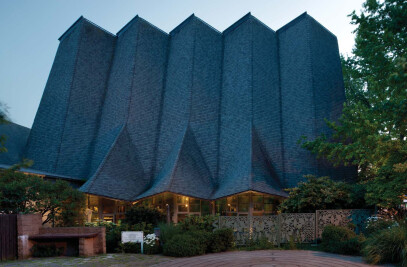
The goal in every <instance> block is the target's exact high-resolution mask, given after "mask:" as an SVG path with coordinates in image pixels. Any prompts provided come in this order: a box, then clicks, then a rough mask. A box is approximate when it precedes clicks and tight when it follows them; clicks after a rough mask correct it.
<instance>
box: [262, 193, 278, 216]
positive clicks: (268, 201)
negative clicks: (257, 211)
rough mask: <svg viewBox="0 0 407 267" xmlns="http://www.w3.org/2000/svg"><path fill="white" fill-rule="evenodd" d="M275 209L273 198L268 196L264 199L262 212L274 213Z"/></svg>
mask: <svg viewBox="0 0 407 267" xmlns="http://www.w3.org/2000/svg"><path fill="white" fill-rule="evenodd" d="M276 207H277V205H276V200H275V199H274V198H273V197H270V196H265V197H264V212H266V213H275V212H276Z"/></svg>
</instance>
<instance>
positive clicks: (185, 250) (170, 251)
mask: <svg viewBox="0 0 407 267" xmlns="http://www.w3.org/2000/svg"><path fill="white" fill-rule="evenodd" d="M205 251H206V247H205V246H204V245H203V244H202V242H201V241H200V240H197V239H196V238H194V237H193V236H192V235H189V234H180V235H176V236H174V237H173V238H171V239H170V240H169V241H168V242H166V243H164V246H163V254H164V255H166V256H173V257H191V256H196V255H202V254H204V253H205Z"/></svg>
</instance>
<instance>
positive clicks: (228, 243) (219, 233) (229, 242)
mask: <svg viewBox="0 0 407 267" xmlns="http://www.w3.org/2000/svg"><path fill="white" fill-rule="evenodd" d="M233 243H234V237H233V230H232V229H229V228H223V229H217V230H215V231H214V232H213V233H212V239H211V244H210V251H212V252H221V251H226V250H228V249H230V248H232V247H233Z"/></svg>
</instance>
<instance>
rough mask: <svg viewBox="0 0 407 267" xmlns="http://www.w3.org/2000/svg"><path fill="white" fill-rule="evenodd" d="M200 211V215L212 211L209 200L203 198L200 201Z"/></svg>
mask: <svg viewBox="0 0 407 267" xmlns="http://www.w3.org/2000/svg"><path fill="white" fill-rule="evenodd" d="M201 213H202V215H209V214H211V213H212V210H211V202H209V201H204V200H202V201H201Z"/></svg>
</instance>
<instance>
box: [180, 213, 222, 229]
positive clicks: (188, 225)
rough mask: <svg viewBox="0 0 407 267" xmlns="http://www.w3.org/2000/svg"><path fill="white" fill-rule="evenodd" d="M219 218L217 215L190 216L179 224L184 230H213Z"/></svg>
mask: <svg viewBox="0 0 407 267" xmlns="http://www.w3.org/2000/svg"><path fill="white" fill-rule="evenodd" d="M216 220H217V217H216V216H213V215H205V216H188V217H186V218H185V219H184V220H183V221H182V222H179V223H178V225H179V226H180V227H181V229H182V230H183V231H188V230H203V231H208V232H212V231H213V229H215V227H214V226H213V223H214V222H215V221H216Z"/></svg>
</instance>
